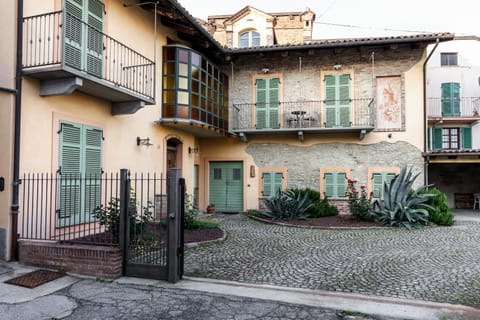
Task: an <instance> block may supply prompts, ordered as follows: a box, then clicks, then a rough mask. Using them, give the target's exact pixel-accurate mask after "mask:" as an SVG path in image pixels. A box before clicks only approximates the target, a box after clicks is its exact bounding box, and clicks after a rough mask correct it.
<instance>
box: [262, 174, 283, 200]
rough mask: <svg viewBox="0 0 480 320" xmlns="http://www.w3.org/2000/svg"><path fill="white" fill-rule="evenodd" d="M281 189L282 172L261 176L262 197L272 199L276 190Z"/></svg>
mask: <svg viewBox="0 0 480 320" xmlns="http://www.w3.org/2000/svg"><path fill="white" fill-rule="evenodd" d="M282 189H283V173H282V172H264V173H263V176H262V195H263V196H264V197H267V198H269V197H273V196H274V195H275V194H276V193H277V192H278V190H282Z"/></svg>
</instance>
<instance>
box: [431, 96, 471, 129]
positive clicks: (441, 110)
mask: <svg viewBox="0 0 480 320" xmlns="http://www.w3.org/2000/svg"><path fill="white" fill-rule="evenodd" d="M427 117H428V121H429V122H430V123H437V122H438V121H442V122H461V123H465V124H469V123H473V122H476V121H478V120H480V97H462V98H453V99H445V98H438V97H430V98H427Z"/></svg>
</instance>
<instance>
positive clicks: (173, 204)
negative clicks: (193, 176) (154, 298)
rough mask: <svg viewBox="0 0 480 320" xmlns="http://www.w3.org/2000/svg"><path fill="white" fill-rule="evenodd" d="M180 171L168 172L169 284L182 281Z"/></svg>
mask: <svg viewBox="0 0 480 320" xmlns="http://www.w3.org/2000/svg"><path fill="white" fill-rule="evenodd" d="M181 172H182V171H181V170H180V169H169V170H168V181H167V185H168V190H167V193H168V201H167V218H168V244H167V270H168V282H172V283H175V282H178V281H179V280H180V276H181V275H180V272H179V269H180V266H181V257H182V252H181V249H182V248H181V241H180V236H181V235H180V227H181V222H182V210H183V206H184V204H183V201H182V200H183V196H182V190H183V188H182V186H181V184H180V176H181Z"/></svg>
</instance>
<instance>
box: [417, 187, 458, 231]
mask: <svg viewBox="0 0 480 320" xmlns="http://www.w3.org/2000/svg"><path fill="white" fill-rule="evenodd" d="M419 193H420V194H423V193H429V194H432V195H433V196H432V197H431V198H429V199H428V201H427V202H426V203H427V204H428V205H430V207H431V208H427V210H428V221H430V222H432V223H435V224H436V225H439V226H451V225H453V224H454V223H455V220H454V216H453V213H452V212H451V211H450V208H449V207H448V200H447V196H446V195H445V193H443V192H441V191H440V190H438V189H437V188H433V187H432V188H428V189H425V190H423V191H421V192H419Z"/></svg>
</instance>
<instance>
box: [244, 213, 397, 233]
mask: <svg viewBox="0 0 480 320" xmlns="http://www.w3.org/2000/svg"><path fill="white" fill-rule="evenodd" d="M245 216H246V217H247V218H250V219H252V220H256V221H259V222H263V223H268V224H274V225H277V226H283V227H289V228H301V229H319V230H370V229H390V228H389V227H378V226H372V227H322V226H304V225H296V224H290V223H288V222H277V221H272V220H268V219H263V218H260V217H256V216H252V215H248V214H245Z"/></svg>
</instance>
